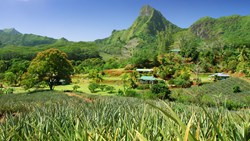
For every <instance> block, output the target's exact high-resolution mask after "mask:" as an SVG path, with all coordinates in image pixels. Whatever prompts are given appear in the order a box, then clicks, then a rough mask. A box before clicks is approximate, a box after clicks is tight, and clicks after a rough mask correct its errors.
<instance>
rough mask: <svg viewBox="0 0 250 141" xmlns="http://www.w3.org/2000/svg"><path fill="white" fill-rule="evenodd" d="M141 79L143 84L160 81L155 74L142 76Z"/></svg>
mask: <svg viewBox="0 0 250 141" xmlns="http://www.w3.org/2000/svg"><path fill="white" fill-rule="evenodd" d="M139 80H140V83H141V84H156V83H157V82H158V79H157V78H155V77H154V76H141V77H140V78H139Z"/></svg>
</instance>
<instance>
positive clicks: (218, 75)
mask: <svg viewBox="0 0 250 141" xmlns="http://www.w3.org/2000/svg"><path fill="white" fill-rule="evenodd" d="M209 77H212V78H215V77H217V79H218V80H224V79H227V78H229V77H230V75H228V74H225V73H215V74H212V75H210V76H209Z"/></svg>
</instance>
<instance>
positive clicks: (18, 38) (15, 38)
mask: <svg viewBox="0 0 250 141" xmlns="http://www.w3.org/2000/svg"><path fill="white" fill-rule="evenodd" d="M0 42H1V43H2V44H3V45H17V46H36V45H43V44H52V43H55V42H56V39H53V38H49V37H44V36H39V35H34V34H22V33H20V32H18V31H17V30H16V29H14V28H9V29H3V30H0Z"/></svg>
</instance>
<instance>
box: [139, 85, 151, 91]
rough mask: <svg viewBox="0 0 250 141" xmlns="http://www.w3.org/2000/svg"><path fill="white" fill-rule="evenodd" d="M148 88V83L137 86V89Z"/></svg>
mask: <svg viewBox="0 0 250 141" xmlns="http://www.w3.org/2000/svg"><path fill="white" fill-rule="evenodd" d="M149 88H150V85H149V84H143V85H140V86H138V87H137V89H139V90H146V89H149Z"/></svg>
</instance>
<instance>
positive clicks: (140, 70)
mask: <svg viewBox="0 0 250 141" xmlns="http://www.w3.org/2000/svg"><path fill="white" fill-rule="evenodd" d="M136 71H137V72H139V73H148V72H153V71H154V70H153V69H136Z"/></svg>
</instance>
